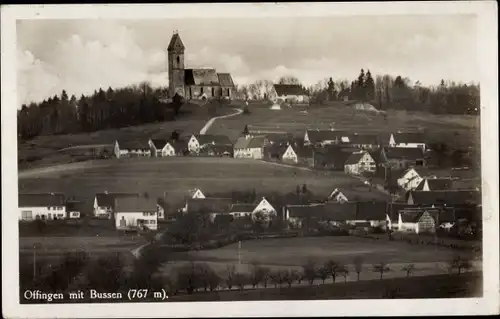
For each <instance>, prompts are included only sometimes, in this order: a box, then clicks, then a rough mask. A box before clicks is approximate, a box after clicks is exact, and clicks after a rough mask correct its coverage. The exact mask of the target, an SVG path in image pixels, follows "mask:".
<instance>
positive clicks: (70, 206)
mask: <svg viewBox="0 0 500 319" xmlns="http://www.w3.org/2000/svg"><path fill="white" fill-rule="evenodd" d="M84 209H85V202H83V201H75V200H71V201H67V202H66V211H68V212H72V211H73V212H82V211H83V210H84Z"/></svg>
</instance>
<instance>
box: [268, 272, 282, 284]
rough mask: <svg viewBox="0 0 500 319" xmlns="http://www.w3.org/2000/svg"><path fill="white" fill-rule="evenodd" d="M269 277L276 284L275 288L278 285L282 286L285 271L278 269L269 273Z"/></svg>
mask: <svg viewBox="0 0 500 319" xmlns="http://www.w3.org/2000/svg"><path fill="white" fill-rule="evenodd" d="M269 278H270V279H271V282H272V283H273V284H274V287H275V288H278V285H279V286H280V288H281V284H282V283H283V280H284V278H283V273H282V272H281V271H279V270H277V271H272V272H270V273H269Z"/></svg>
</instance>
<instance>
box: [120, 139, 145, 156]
mask: <svg viewBox="0 0 500 319" xmlns="http://www.w3.org/2000/svg"><path fill="white" fill-rule="evenodd" d="M114 153H115V156H116V158H121V157H137V156H151V148H150V146H149V144H147V143H146V144H143V143H141V142H138V141H121V142H118V141H115V146H114Z"/></svg>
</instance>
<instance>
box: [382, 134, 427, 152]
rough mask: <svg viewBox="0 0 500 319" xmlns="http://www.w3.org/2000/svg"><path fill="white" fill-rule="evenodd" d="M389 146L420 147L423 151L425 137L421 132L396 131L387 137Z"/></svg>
mask: <svg viewBox="0 0 500 319" xmlns="http://www.w3.org/2000/svg"><path fill="white" fill-rule="evenodd" d="M389 146H390V147H409V148H417V147H418V148H420V149H422V151H425V149H426V144H425V138H424V135H423V134H422V133H408V132H405V133H403V132H397V133H392V134H391V136H390V138H389Z"/></svg>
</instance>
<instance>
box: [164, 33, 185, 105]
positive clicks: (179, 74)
mask: <svg viewBox="0 0 500 319" xmlns="http://www.w3.org/2000/svg"><path fill="white" fill-rule="evenodd" d="M184 49H185V48H184V44H183V43H182V41H181V37H180V36H179V33H178V32H177V31H175V32H174V35H173V36H172V39H171V40H170V44H169V45H168V49H167V52H168V94H169V96H170V97H173V96H174V95H175V93H178V94H179V95H180V96H182V97H184V96H185V95H184Z"/></svg>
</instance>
